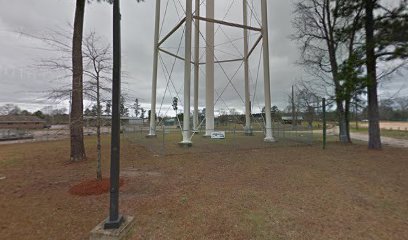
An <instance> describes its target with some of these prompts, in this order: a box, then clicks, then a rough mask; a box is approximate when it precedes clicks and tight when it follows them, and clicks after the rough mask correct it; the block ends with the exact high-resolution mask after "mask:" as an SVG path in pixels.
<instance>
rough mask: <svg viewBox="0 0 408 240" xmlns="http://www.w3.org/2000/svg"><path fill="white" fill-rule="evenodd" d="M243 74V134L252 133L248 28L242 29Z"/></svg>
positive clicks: (245, 23)
mask: <svg viewBox="0 0 408 240" xmlns="http://www.w3.org/2000/svg"><path fill="white" fill-rule="evenodd" d="M242 2H243V16H244V17H243V18H244V22H243V24H244V26H247V25H248V6H247V0H243V1H242ZM244 74H245V129H244V130H245V134H246V135H252V129H251V99H250V98H251V96H250V93H249V59H248V30H247V29H246V28H245V29H244Z"/></svg>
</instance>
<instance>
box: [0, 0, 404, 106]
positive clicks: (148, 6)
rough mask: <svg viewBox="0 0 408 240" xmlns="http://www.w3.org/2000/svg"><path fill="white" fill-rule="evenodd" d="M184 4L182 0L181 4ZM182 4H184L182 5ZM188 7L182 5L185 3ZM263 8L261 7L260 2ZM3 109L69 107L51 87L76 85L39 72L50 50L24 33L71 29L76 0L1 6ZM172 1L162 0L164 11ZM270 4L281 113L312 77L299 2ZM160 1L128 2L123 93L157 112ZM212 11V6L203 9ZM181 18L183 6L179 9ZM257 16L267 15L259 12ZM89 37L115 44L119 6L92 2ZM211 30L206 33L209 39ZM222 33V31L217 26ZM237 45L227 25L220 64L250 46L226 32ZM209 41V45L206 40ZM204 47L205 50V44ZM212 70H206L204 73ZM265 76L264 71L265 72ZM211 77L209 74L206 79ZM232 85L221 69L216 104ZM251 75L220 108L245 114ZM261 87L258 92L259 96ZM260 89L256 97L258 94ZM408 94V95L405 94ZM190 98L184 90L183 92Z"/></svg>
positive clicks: (168, 23)
mask: <svg viewBox="0 0 408 240" xmlns="http://www.w3.org/2000/svg"><path fill="white" fill-rule="evenodd" d="M180 1H181V0H180ZM176 2H177V3H178V0H176ZM181 2H182V1H181ZM216 2H217V8H216V18H219V19H222V18H224V16H225V13H226V11H227V9H229V3H230V2H231V1H230V0H226V1H216ZM234 2H235V4H234V5H233V7H232V8H231V9H230V11H229V14H228V15H227V17H226V20H228V21H234V22H241V21H242V16H241V12H240V11H241V9H242V2H241V1H240V0H235V1H234ZM255 2H257V1H255ZM0 3H1V6H2V7H1V8H0V66H1V67H0V83H1V85H0V86H1V88H0V104H4V103H14V104H18V105H20V106H22V107H25V108H29V109H32V110H33V109H36V108H37V109H38V108H41V107H42V106H44V105H54V106H55V107H61V106H63V105H64V103H62V104H59V105H55V104H54V103H50V102H49V101H47V100H46V99H44V96H45V95H46V94H45V92H46V91H47V90H49V89H52V88H55V87H58V86H59V85H62V84H68V83H69V80H68V81H63V80H57V76H58V74H57V73H55V72H44V71H40V70H36V69H34V68H33V67H32V65H33V64H35V63H36V62H38V61H39V60H40V59H43V58H44V57H46V56H47V54H49V53H47V52H44V51H42V50H39V49H36V47H37V46H39V45H38V44H39V43H38V42H36V41H33V40H31V39H27V38H25V37H22V36H21V35H19V34H17V33H16V32H18V31H22V32H27V33H33V34H38V33H43V32H46V31H47V30H49V29H56V28H61V27H67V26H68V24H72V21H73V14H74V7H75V6H74V3H75V1H73V0H71V1H70V0H36V1H28V0H13V1H7V0H0ZM166 3H167V0H162V6H163V11H164V9H165V7H166ZM268 4H269V6H268V7H269V9H268V10H269V35H270V39H269V43H270V67H271V91H272V104H273V105H278V106H279V107H280V108H282V107H284V106H285V105H286V104H287V98H288V97H287V95H288V93H289V91H290V86H291V85H292V84H293V83H294V82H295V81H296V80H299V79H301V78H302V77H305V74H304V72H303V71H302V69H300V68H299V67H298V66H296V65H295V62H296V60H297V59H298V57H299V56H298V50H297V47H296V45H295V43H293V42H291V41H290V40H289V39H288V37H289V36H290V34H291V33H292V31H293V29H292V26H291V19H292V11H293V0H289V1H288V0H275V1H268ZM154 6H155V1H154V0H146V1H145V2H143V3H136V1H134V0H122V1H121V7H122V37H123V38H122V44H123V46H122V54H123V60H122V63H123V70H124V71H126V72H128V75H129V76H128V78H126V79H125V80H124V81H125V82H126V83H127V84H125V85H123V90H124V91H125V92H126V93H127V94H128V96H129V100H130V99H134V98H136V97H137V98H139V99H141V100H140V101H141V102H142V104H143V106H144V107H146V108H150V107H149V104H148V103H149V102H150V93H151V89H150V88H151V76H152V54H153V29H154ZM203 8H204V6H203ZM255 8H256V9H257V6H255ZM178 11H179V14H181V7H180V6H178ZM257 14H258V15H260V12H259V9H257ZM85 15H86V16H85V32H89V31H95V32H96V33H97V34H99V35H101V36H103V37H104V38H106V39H107V41H110V40H111V38H112V35H111V32H112V30H111V29H112V24H111V22H112V15H111V6H110V5H108V4H106V3H100V4H98V3H92V4H87V6H86V14H85ZM178 18H179V16H178V15H177V11H176V8H175V7H174V5H173V0H170V3H169V6H168V11H167V17H166V19H165V21H163V22H164V25H163V30H162V33H161V35H162V36H163V35H164V34H165V33H166V32H167V31H168V30H169V29H170V28H171V27H172V26H174V25H175V24H176V23H177V19H178ZM252 24H253V25H254V26H257V21H256V19H255V17H253V18H252ZM203 28H204V24H203V25H202V30H203V33H204V29H203ZM216 28H217V27H216ZM182 30H183V29H180V31H178V32H177V33H176V34H175V35H174V36H173V37H172V38H171V39H169V41H168V42H167V43H166V44H165V45H164V47H165V48H166V49H168V50H170V51H172V52H176V51H177V47H178V43H179V40H180V37H181V33H182ZM224 33H225V34H226V35H228V36H229V37H230V38H231V39H236V38H240V37H242V30H237V29H232V28H228V27H224V28H222V29H221V30H219V31H218V32H217V35H216V44H220V46H219V47H217V49H216V56H217V58H218V59H220V60H221V59H228V58H233V57H234V56H239V51H237V50H236V49H241V47H242V44H241V42H239V41H235V42H234V45H232V44H223V43H225V42H227V40H228V39H227V38H226V36H225V34H224ZM251 35H252V38H251V39H252V40H251V42H254V40H255V39H256V35H255V33H251ZM201 40H202V39H201ZM201 42H202V43H201V44H202V45H203V44H204V43H203V41H201ZM183 47H184V44H181V48H180V55H182V54H183V53H184V48H183ZM259 56H260V51H256V52H255V53H254V55H253V59H252V61H251V88H252V90H251V95H252V98H254V96H255V98H254V108H255V109H257V108H258V107H261V106H263V105H264V104H263V103H262V100H263V82H262V80H263V78H262V74H261V77H260V78H259V81H258V82H257V81H256V75H257V71H258V60H259ZM163 61H164V63H165V65H166V67H167V68H168V70H169V71H170V69H171V66H172V59H171V58H169V57H167V56H164V55H163ZM182 66H183V65H182V63H181V62H180V61H177V62H176V64H175V68H174V73H173V75H172V80H173V82H174V87H173V88H171V89H170V90H168V91H167V93H166V97H165V98H164V104H163V105H164V108H163V110H162V112H165V111H166V110H167V107H168V105H169V104H171V98H172V97H174V96H177V94H176V92H177V91H180V90H181V88H182V82H183V69H182ZM239 66H240V64H239V63H236V64H226V65H224V66H223V68H224V70H225V72H227V75H229V76H231V75H232V74H233V73H234V72H235V71H236V70H237V68H238V67H239ZM202 70H203V71H204V67H202ZM260 70H261V72H260V73H262V68H260ZM163 71H164V72H165V68H163V67H161V68H160V69H159V87H158V102H159V105H160V103H161V101H162V99H163V95H164V92H165V89H166V79H165V76H164V74H163ZM201 78H202V79H203V78H204V76H203V75H201ZM402 78H403V77H401V76H397V77H396V78H395V79H397V80H398V79H399V80H398V81H393V82H388V83H387V84H386V85H385V86H384V87H383V89H386V90H387V94H388V93H389V94H392V92H395V91H396V90H397V89H400V88H402V89H406V86H405V85H404V84H403V83H402V81H401V79H402ZM227 83H228V80H227V78H226V77H225V75H224V73H223V70H222V69H221V68H220V67H217V69H216V88H217V93H216V98H217V96H218V94H220V93H221V92H222V91H223V89H224V87H225V86H226V85H227ZM243 84H244V83H243V75H242V69H241V70H240V71H239V73H238V74H237V76H236V78H234V80H233V85H234V87H235V89H236V90H237V91H238V92H239V94H237V93H236V91H235V90H234V88H233V87H232V86H231V85H230V86H228V88H227V89H226V90H225V91H224V93H223V94H222V96H221V98H220V100H219V101H218V103H217V106H216V108H218V109H220V108H227V107H230V108H231V107H235V108H237V109H240V108H242V106H243V104H242V101H241V98H240V95H241V96H243ZM255 88H256V90H255ZM204 91H205V89H204V80H202V81H201V86H200V108H202V107H204V98H203V97H202V96H203V95H204ZM255 91H256V93H255ZM403 91H405V90H403ZM180 93H182V91H180ZM180 97H181V98H182V94H180Z"/></svg>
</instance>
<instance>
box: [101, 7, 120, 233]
mask: <svg viewBox="0 0 408 240" xmlns="http://www.w3.org/2000/svg"><path fill="white" fill-rule="evenodd" d="M120 18H121V15H120V7H119V0H114V1H113V76H112V79H113V81H112V137H111V165H110V186H111V187H110V208H109V218H108V220H107V221H106V222H105V224H104V228H105V229H117V228H119V227H120V225H121V224H122V222H123V217H122V216H121V215H119V171H120V170H119V169H120V106H119V105H120V92H121V89H120V84H121V79H120V78H121V39H120Z"/></svg>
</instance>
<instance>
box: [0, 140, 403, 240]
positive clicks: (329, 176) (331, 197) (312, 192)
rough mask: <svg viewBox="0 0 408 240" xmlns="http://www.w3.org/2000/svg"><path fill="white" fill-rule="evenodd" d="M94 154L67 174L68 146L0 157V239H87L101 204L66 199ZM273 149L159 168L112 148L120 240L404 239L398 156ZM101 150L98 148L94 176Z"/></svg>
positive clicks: (189, 156) (140, 155)
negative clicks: (123, 231)
mask: <svg viewBox="0 0 408 240" xmlns="http://www.w3.org/2000/svg"><path fill="white" fill-rule="evenodd" d="M247 139H249V140H247V141H248V143H249V142H253V141H252V140H251V138H250V137H249V138H247ZM95 142H96V141H95V139H94V138H93V137H88V138H86V147H87V153H88V160H87V161H84V162H81V163H73V164H72V163H68V162H67V160H68V158H69V157H68V150H69V141H68V140H60V141H52V142H37V143H27V144H15V145H0V177H1V176H5V177H6V178H5V179H3V180H0V213H1V217H0V236H1V237H0V238H1V239H16V240H17V239H18V240H22V239H53V240H55V239H70V240H75V239H87V238H88V236H89V235H88V234H89V231H90V230H91V229H92V228H93V227H94V226H96V225H97V224H98V223H99V222H101V221H102V220H103V219H104V218H106V217H107V214H108V205H109V201H108V200H109V195H108V194H102V195H98V196H86V197H80V196H74V195H70V194H69V193H68V190H69V188H70V187H71V186H73V185H75V184H77V183H78V182H81V181H83V180H86V179H93V178H95V177H96V173H95V169H96V161H95V159H96V153H95ZM244 144H245V143H244ZM276 144H277V145H276V147H270V148H265V147H263V148H248V147H246V148H244V147H243V148H241V147H240V146H235V147H234V148H233V150H231V149H230V150H228V151H218V150H217V151H212V148H211V146H210V145H206V147H207V148H208V149H207V150H206V151H191V150H185V151H183V150H181V149H179V148H178V147H177V145H176V144H173V145H169V146H167V150H166V151H167V153H170V152H173V150H174V152H175V153H176V154H167V155H165V156H161V155H156V154H154V153H153V152H151V151H150V150H149V149H148V148H147V147H146V146H145V145H138V144H137V141H128V140H127V138H124V139H123V141H122V151H121V154H122V162H121V174H122V176H123V178H124V179H125V184H124V186H123V187H122V188H121V195H120V211H121V213H123V214H128V215H133V216H135V218H136V226H135V229H134V234H133V237H132V238H131V239H132V240H139V239H158V240H162V239H210V240H213V239H268V240H271V239H324V240H327V239H353V240H358V239H395V240H398V239H401V240H403V239H404V240H405V239H408V227H407V226H408V159H407V157H406V156H407V155H408V149H396V148H385V149H384V150H382V151H369V150H367V147H366V146H365V145H362V144H361V145H360V144H354V145H347V146H343V145H340V144H337V143H335V142H330V143H329V145H328V149H327V150H326V151H323V150H321V146H320V145H317V144H316V146H307V145H296V146H290V145H285V144H281V145H279V143H276ZM197 145H198V144H197ZM221 145H222V144H221ZM217 146H219V145H217ZM108 147H109V138H108V137H105V138H104V139H103V149H104V150H105V151H104V152H103V168H104V175H105V176H108V173H109V171H108V167H109V164H108V162H109V151H108ZM176 148H177V150H176ZM193 149H194V148H193ZM196 149H199V146H197V147H196Z"/></svg>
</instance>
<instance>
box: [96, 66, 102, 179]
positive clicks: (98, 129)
mask: <svg viewBox="0 0 408 240" xmlns="http://www.w3.org/2000/svg"><path fill="white" fill-rule="evenodd" d="M96 105H97V107H96V112H97V119H96V138H97V147H96V148H97V151H98V159H97V166H96V178H97V179H98V180H102V168H101V161H102V157H101V155H102V153H101V99H100V91H99V73H97V76H96Z"/></svg>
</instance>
